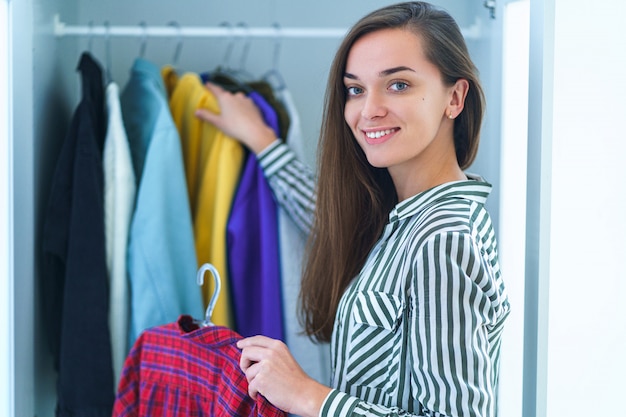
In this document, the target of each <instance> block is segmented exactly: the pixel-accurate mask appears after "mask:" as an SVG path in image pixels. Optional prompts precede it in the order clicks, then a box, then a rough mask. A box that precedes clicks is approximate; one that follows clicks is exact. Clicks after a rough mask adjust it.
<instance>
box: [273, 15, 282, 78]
mask: <svg viewBox="0 0 626 417" xmlns="http://www.w3.org/2000/svg"><path fill="white" fill-rule="evenodd" d="M272 26H273V27H274V29H276V35H275V37H274V56H273V60H274V62H273V63H272V65H273V69H274V70H276V71H278V62H279V60H280V47H281V44H282V32H281V30H280V24H278V23H277V22H276V23H274V24H273V25H272Z"/></svg>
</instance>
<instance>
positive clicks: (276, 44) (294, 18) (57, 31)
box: [12, 0, 506, 417]
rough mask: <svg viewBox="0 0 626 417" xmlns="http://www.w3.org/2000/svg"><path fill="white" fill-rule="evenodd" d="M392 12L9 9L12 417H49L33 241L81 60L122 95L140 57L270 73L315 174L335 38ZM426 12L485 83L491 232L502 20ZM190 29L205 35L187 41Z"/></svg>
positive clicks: (486, 12)
mask: <svg viewBox="0 0 626 417" xmlns="http://www.w3.org/2000/svg"><path fill="white" fill-rule="evenodd" d="M391 3H395V1H388V0H359V1H356V0H355V1H336V0H318V1H293V0H260V1H257V0H208V1H207V0H187V1H184V2H174V1H166V0H109V1H99V2H94V1H86V0H14V1H13V5H12V6H13V19H12V25H13V28H12V34H13V44H14V45H18V47H16V48H15V49H14V51H13V53H14V56H15V63H16V65H18V64H19V65H22V66H23V67H24V68H25V70H24V71H21V72H20V71H19V69H17V67H16V71H14V74H13V81H14V82H13V86H14V87H13V88H14V92H13V94H14V97H15V100H14V102H15V103H16V106H15V107H14V109H13V112H14V119H15V120H16V123H15V125H14V137H15V141H14V149H13V153H14V164H15V182H16V189H19V191H18V192H17V193H16V194H17V195H19V200H21V203H23V206H21V208H23V210H22V209H20V210H16V212H15V213H14V219H15V222H14V228H15V246H14V249H13V250H14V256H15V259H16V262H15V276H16V283H15V305H14V309H15V315H16V317H19V321H20V322H21V323H22V325H23V327H21V328H20V329H18V330H17V332H16V336H15V361H16V362H15V369H16V372H15V374H16V384H15V386H14V393H13V395H14V398H15V415H16V416H20V417H22V416H23V417H30V416H35V415H36V416H38V417H51V416H54V409H55V404H56V374H55V372H54V367H53V363H52V356H51V354H50V352H49V349H48V340H47V336H46V332H47V329H46V328H44V327H45V320H43V318H42V314H43V310H42V300H43V299H45V297H46V296H48V294H46V293H45V292H44V291H43V289H42V288H44V287H43V286H42V283H41V277H42V276H45V274H44V271H43V270H42V269H43V268H44V266H43V264H42V261H41V258H42V242H41V239H42V228H43V225H44V215H45V211H46V207H47V204H48V201H49V198H50V188H51V179H52V177H53V173H54V170H55V166H56V163H57V157H58V155H59V153H60V150H61V147H62V144H63V141H64V138H65V136H66V133H67V130H68V128H69V123H70V119H71V117H72V114H73V112H74V110H75V108H76V106H77V104H78V102H79V100H80V97H81V82H80V74H79V72H77V70H76V69H77V66H78V63H79V60H80V58H81V54H82V53H83V52H85V51H88V52H89V53H90V54H91V55H92V56H93V57H94V58H95V59H96V60H97V61H98V62H99V63H100V64H101V65H102V68H103V69H104V70H105V73H106V74H107V76H108V77H110V80H111V81H113V82H115V83H116V84H117V85H118V86H119V89H120V90H123V89H124V87H125V85H126V83H127V82H128V80H129V77H130V70H131V68H132V67H133V63H134V61H135V59H136V58H138V57H142V58H143V59H145V60H147V61H150V62H152V63H153V64H154V65H156V66H157V67H159V68H162V67H164V66H166V65H171V66H173V67H174V69H175V70H176V71H177V72H178V73H179V74H184V73H186V72H195V73H198V74H200V73H202V72H206V71H211V70H214V69H216V68H218V67H220V66H221V67H228V68H233V69H236V70H238V71H240V73H245V74H248V75H249V76H251V77H253V78H259V77H262V76H264V75H266V74H273V75H272V77H273V78H272V82H274V83H275V82H277V80H279V82H280V83H284V86H286V88H288V90H289V91H290V93H291V96H292V97H293V102H294V104H295V108H296V109H297V111H298V114H299V122H300V127H301V131H302V137H303V140H302V141H301V142H299V143H298V144H295V145H294V146H296V151H297V152H298V153H299V154H300V157H301V158H302V159H303V161H304V162H305V163H307V164H309V165H310V166H311V167H314V166H315V156H316V155H315V152H316V143H317V137H318V134H319V125H320V122H321V112H322V104H323V100H324V90H325V83H326V78H327V71H328V68H329V66H330V63H331V60H332V58H333V55H334V51H335V49H336V47H337V46H338V43H339V41H340V39H341V34H342V33H344V32H345V31H346V30H347V29H348V28H349V26H350V25H351V24H352V23H353V22H355V21H356V20H357V19H358V18H359V17H361V16H362V15H364V14H366V13H367V12H369V11H371V10H373V9H375V8H378V7H380V6H382V5H386V4H391ZM433 3H435V4H437V5H440V6H442V7H444V8H446V9H447V10H448V11H449V12H450V13H451V14H452V15H453V16H454V17H455V18H456V20H457V21H458V23H459V25H460V26H461V28H462V30H463V33H464V34H465V37H466V40H467V44H468V46H469V49H470V52H471V54H472V56H473V58H474V61H475V63H476V64H477V66H478V68H479V71H480V74H481V78H482V80H483V83H484V88H485V93H486V96H487V108H486V118H485V124H484V126H483V134H482V138H481V148H480V151H479V154H478V157H477V160H476V162H475V163H474V165H473V166H472V167H471V169H470V171H471V172H476V173H479V174H480V175H482V176H483V177H484V178H485V179H487V180H488V181H489V182H491V183H492V184H494V191H493V193H492V194H491V196H490V198H489V201H488V206H489V210H490V212H491V214H492V217H493V221H494V224H495V226H496V230H498V222H499V217H500V216H499V209H500V202H499V199H500V192H499V182H500V131H501V125H500V120H501V117H500V108H501V88H500V86H501V82H502V65H501V55H502V51H501V48H502V36H501V33H502V18H501V16H499V12H500V11H501V10H502V9H501V7H500V8H497V7H496V5H495V2H483V1H482V0H471V1H467V0H464V1H457V0H438V1H433ZM492 3H494V4H492ZM192 28H193V29H205V30H204V31H202V30H199V31H198V33H192V31H191V30H190V29H192ZM206 29H210V30H206ZM304 29H308V30H304ZM212 30H213V31H212ZM20 45H21V46H20ZM26 68H28V69H31V68H32V71H30V70H27V69H26ZM277 74H278V75H277ZM22 138H23V139H22ZM16 198H18V197H16ZM17 203H19V202H18V201H16V206H17ZM298 250H301V248H298ZM298 253H300V252H298ZM18 277H19V278H18ZM189 279H190V280H191V281H194V280H195V276H189ZM294 306H295V304H294ZM285 320H288V321H293V323H290V324H291V325H292V326H297V321H296V312H295V311H291V312H285ZM302 360H303V361H304V362H305V363H302V365H303V368H304V369H305V370H306V369H310V370H311V371H312V372H313V371H315V370H317V371H319V368H320V366H321V367H322V368H323V367H324V366H326V364H325V363H323V362H322V364H321V365H320V362H319V361H320V360H322V361H323V358H322V359H319V358H318V359H315V358H310V357H309V358H308V359H307V358H302ZM307 360H308V361H309V362H308V363H306V361H307ZM505 366H506V364H505ZM319 376H320V378H323V377H324V373H323V372H321V373H320V374H319ZM321 382H327V381H321Z"/></svg>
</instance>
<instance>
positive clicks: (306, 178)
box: [257, 139, 316, 235]
mask: <svg viewBox="0 0 626 417" xmlns="http://www.w3.org/2000/svg"><path fill="white" fill-rule="evenodd" d="M257 158H258V160H259V165H260V166H261V168H262V169H263V172H264V173H265V177H266V178H267V181H268V184H269V186H270V188H271V189H272V192H273V194H274V197H275V198H276V200H277V201H278V204H279V205H280V206H281V207H282V208H283V209H284V210H285V211H286V212H287V213H288V214H289V216H290V217H291V219H292V220H293V221H294V222H295V223H296V225H297V226H298V228H299V229H300V230H301V231H302V232H304V233H305V234H307V235H308V234H309V233H310V231H311V228H312V225H313V216H314V211H315V200H316V192H315V178H314V175H313V172H312V171H311V169H310V168H308V167H307V166H306V165H304V164H303V163H302V162H301V161H300V160H298V158H297V157H296V155H295V153H294V152H293V151H292V150H291V149H289V147H288V146H287V145H286V144H284V143H282V142H281V141H280V140H278V139H277V140H276V141H274V142H273V143H272V144H271V145H270V146H268V147H267V148H265V149H264V150H263V151H262V152H261V153H259V154H258V155H257Z"/></svg>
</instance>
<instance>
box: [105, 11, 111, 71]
mask: <svg viewBox="0 0 626 417" xmlns="http://www.w3.org/2000/svg"><path fill="white" fill-rule="evenodd" d="M104 30H105V32H104V47H105V50H104V51H105V52H104V53H105V59H106V72H107V77H108V78H109V80H111V79H112V78H111V62H112V61H111V25H110V24H109V21H108V20H107V21H105V22H104Z"/></svg>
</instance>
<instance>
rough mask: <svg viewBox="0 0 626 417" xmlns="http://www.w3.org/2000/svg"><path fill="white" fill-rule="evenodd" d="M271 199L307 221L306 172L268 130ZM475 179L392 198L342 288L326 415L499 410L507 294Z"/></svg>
mask: <svg viewBox="0 0 626 417" xmlns="http://www.w3.org/2000/svg"><path fill="white" fill-rule="evenodd" d="M259 161H260V163H261V165H262V167H263V168H264V170H265V174H266V176H267V177H268V182H269V183H270V186H271V187H272V189H273V191H274V193H275V195H276V197H277V199H278V200H279V202H280V204H281V205H282V206H283V207H285V209H286V210H287V211H288V212H289V213H291V214H292V217H293V219H294V221H296V223H297V224H299V225H300V227H301V228H302V229H303V230H305V231H307V230H310V226H311V219H312V213H313V207H314V204H315V193H314V179H313V176H312V174H311V172H310V171H309V170H307V169H306V168H305V167H304V166H303V165H302V164H301V163H300V162H299V161H298V160H297V159H296V158H295V156H294V154H293V153H292V152H291V151H290V150H289V148H288V147H287V146H286V145H284V144H281V143H279V142H275V143H274V144H273V145H272V146H270V147H269V148H268V149H266V150H265V151H264V152H263V153H262V154H260V155H259ZM490 191H491V186H490V185H489V184H487V183H485V182H483V181H480V180H477V179H469V180H467V181H458V182H452V183H447V184H442V185H440V186H437V187H434V188H432V189H430V190H427V191H425V192H422V193H420V194H417V195H415V196H413V197H411V198H409V199H407V200H404V201H402V202H400V203H399V204H398V205H397V206H396V207H395V208H394V209H393V210H392V212H391V213H390V215H389V222H388V224H387V225H386V227H385V230H384V232H383V235H382V236H381V238H380V239H379V241H378V242H377V243H376V245H375V246H374V248H373V249H372V251H371V253H370V254H369V256H368V258H367V260H366V262H365V265H364V266H363V269H362V271H361V272H360V274H359V275H358V276H357V277H356V278H355V279H354V280H353V282H352V283H351V284H350V286H349V287H348V289H347V290H346V292H345V294H344V295H343V297H342V299H341V301H340V303H339V308H338V311H337V316H336V318H335V326H334V330H333V335H332V340H331V365H332V371H331V375H332V380H331V381H330V385H331V387H332V388H333V390H332V391H331V393H330V394H329V395H328V397H327V398H326V400H325V402H324V404H323V407H322V410H321V414H320V415H323V416H351V415H354V416H408V415H415V416H450V417H453V416H481V417H487V416H489V417H491V416H495V415H496V401H495V398H496V393H497V386H498V369H499V358H500V344H501V342H500V341H501V335H502V329H503V323H504V320H505V318H506V316H507V315H508V312H509V303H508V298H507V295H506V291H505V288H504V283H503V281H502V279H501V276H500V268H499V264H498V255H497V245H496V239H495V234H494V230H493V228H492V225H491V220H490V218H489V214H488V213H487V211H486V210H485V207H484V203H485V201H486V199H487V197H488V195H489V192H490Z"/></svg>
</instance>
